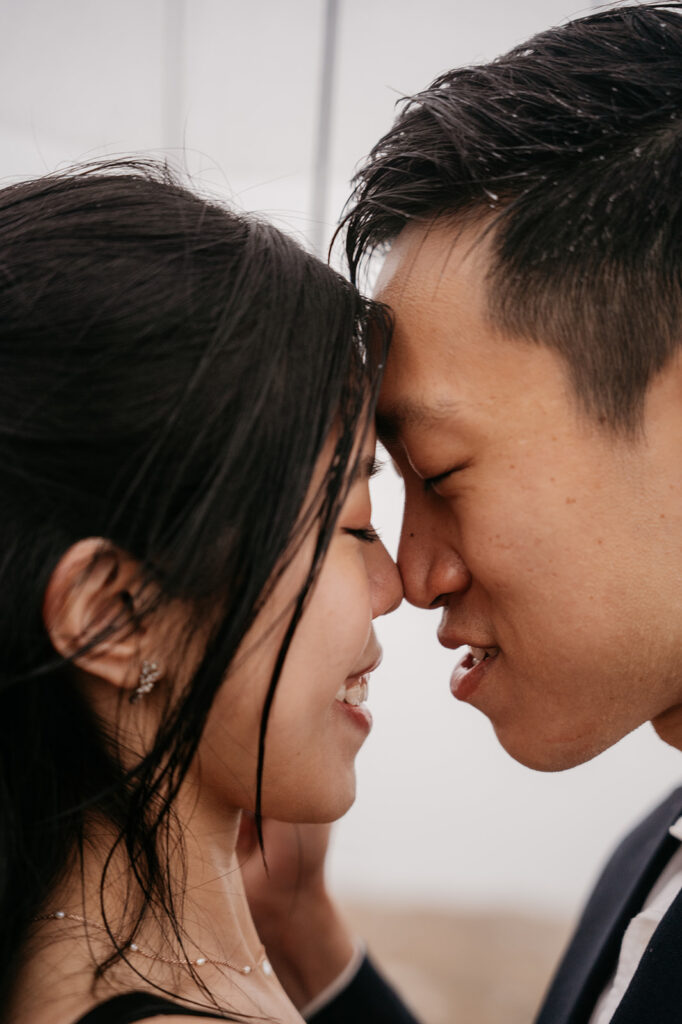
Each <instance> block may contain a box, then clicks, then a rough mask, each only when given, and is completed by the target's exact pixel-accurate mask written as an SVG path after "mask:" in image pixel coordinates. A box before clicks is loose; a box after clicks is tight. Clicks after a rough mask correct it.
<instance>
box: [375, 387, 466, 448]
mask: <svg viewBox="0 0 682 1024" xmlns="http://www.w3.org/2000/svg"><path fill="white" fill-rule="evenodd" d="M461 412H462V403H461V402H458V401H456V400H454V399H452V398H447V397H444V396H434V397H433V398H426V397H421V396H418V395H415V396H414V397H413V396H409V395H405V396H402V397H399V398H391V396H390V395H386V396H385V397H382V398H380V400H379V407H378V409H377V417H376V422H377V434H378V435H379V439H380V441H382V442H383V443H387V444H390V443H391V442H392V441H397V440H398V439H399V438H400V437H401V436H402V434H403V433H404V432H405V431H406V430H408V429H410V428H414V427H418V428H421V429H423V430H430V429H432V428H434V427H438V426H441V425H442V424H443V423H444V422H445V421H450V420H453V419H457V417H458V416H460V414H461Z"/></svg>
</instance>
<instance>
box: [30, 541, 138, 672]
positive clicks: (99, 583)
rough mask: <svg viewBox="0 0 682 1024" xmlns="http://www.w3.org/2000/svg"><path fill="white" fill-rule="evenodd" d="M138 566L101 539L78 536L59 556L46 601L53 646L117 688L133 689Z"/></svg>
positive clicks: (46, 615) (136, 642)
mask: <svg viewBox="0 0 682 1024" xmlns="http://www.w3.org/2000/svg"><path fill="white" fill-rule="evenodd" d="M139 585H140V578H139V564H138V563H137V562H136V561H135V559H133V558H131V557H130V556H129V555H127V554H126V553H125V552H123V551H121V550H120V549H119V548H117V547H115V546H114V545H113V544H111V543H109V542H108V541H105V540H102V539H101V538H99V537H88V538H87V539H85V540H79V541H78V542H77V543H76V544H74V545H73V546H72V547H70V548H69V549H68V551H66V552H65V553H64V554H63V555H62V557H61V558H60V560H59V562H58V564H57V566H56V568H55V570H54V572H53V573H52V575H51V577H50V580H49V583H48V585H47V588H46V590H45V597H44V600H43V621H44V623H45V627H46V629H47V632H48V634H49V636H50V640H51V641H52V645H53V647H54V648H55V650H56V651H57V652H58V653H59V654H61V655H62V656H63V657H65V658H69V659H71V661H72V664H74V665H76V666H77V667H78V668H81V669H83V670H84V671H86V672H89V673H90V674H91V675H94V676H97V677H99V678H100V679H102V680H104V681H105V682H108V683H111V684H113V685H114V686H118V687H124V688H127V689H131V688H133V687H134V686H135V685H136V683H137V678H138V674H139V665H140V662H141V660H142V658H143V653H142V646H143V645H142V640H143V636H144V631H145V630H144V626H143V625H140V622H139V619H138V618H137V617H136V615H135V608H134V596H133V595H134V594H135V593H136V592H137V591H138V590H139Z"/></svg>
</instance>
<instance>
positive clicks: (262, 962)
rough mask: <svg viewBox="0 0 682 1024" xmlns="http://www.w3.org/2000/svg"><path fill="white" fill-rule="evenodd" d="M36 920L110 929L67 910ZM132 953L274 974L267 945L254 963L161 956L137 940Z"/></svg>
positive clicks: (185, 964) (163, 960)
mask: <svg viewBox="0 0 682 1024" xmlns="http://www.w3.org/2000/svg"><path fill="white" fill-rule="evenodd" d="M34 920H35V921H77V922H78V923H79V924H85V925H87V926H88V928H96V929H97V930H98V931H100V932H106V933H107V935H108V934H109V932H108V930H107V929H106V928H105V927H104V925H102V924H96V923H95V922H94V921H88V919H87V918H86V917H81V916H80V914H67V912H66V911H65V910H55V911H54V913H52V914H41V915H40V916H39V917H36V918H34ZM126 949H127V950H129V951H130V952H131V953H136V954H137V955H138V956H143V957H146V959H147V960H158V961H160V962H161V963H164V964H173V965H174V966H177V967H189V966H190V964H191V966H192V967H203V966H204V964H215V965H216V966H218V967H229V968H230V970H231V971H237V972H238V973H239V974H251V973H252V972H253V971H255V970H257V969H258V968H259V967H260V968H262V971H263V974H265V975H266V976H268V977H269V976H270V975H271V974H272V965H271V964H270V961H269V960H268V958H267V956H266V954H265V947H264V946H261V947H260V951H259V956H258V959H257V960H256V962H255V963H253V964H244V966H243V967H242V966H240V965H239V964H233V963H230V961H229V960H218V959H214V958H213V957H209V956H198V957H197V958H196V960H176V959H174V958H173V957H170V956H161V954H160V953H150V952H149V950H147V949H142V948H141V947H140V946H138V944H137V943H136V942H130V943H129V944H128V946H127V947H126Z"/></svg>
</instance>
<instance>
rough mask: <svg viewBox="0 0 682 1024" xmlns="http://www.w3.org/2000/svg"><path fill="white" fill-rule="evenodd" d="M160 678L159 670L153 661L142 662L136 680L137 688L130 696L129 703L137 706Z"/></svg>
mask: <svg viewBox="0 0 682 1024" xmlns="http://www.w3.org/2000/svg"><path fill="white" fill-rule="evenodd" d="M160 678H161V669H160V668H159V666H158V665H157V664H156V662H155V661H143V662H142V667H141V668H140V675H139V678H138V680H137V687H136V688H135V689H134V690H133V692H132V693H131V694H130V703H131V704H137V702H138V700H142V698H143V697H146V696H147V694H148V693H151V692H152V690H153V689H154V684H155V683H156V681H157V679H160Z"/></svg>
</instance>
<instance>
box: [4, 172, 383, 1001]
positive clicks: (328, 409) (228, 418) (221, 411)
mask: <svg viewBox="0 0 682 1024" xmlns="http://www.w3.org/2000/svg"><path fill="white" fill-rule="evenodd" d="M388 337H389V325H388V321H387V317H386V314H385V312H384V311H383V310H382V308H381V307H379V306H375V305H374V304H372V303H371V302H369V301H367V300H365V299H363V298H361V297H360V295H359V294H358V293H357V292H356V290H355V289H354V288H353V286H352V285H350V284H349V283H348V282H347V281H344V280H343V279H342V278H341V277H340V276H339V275H338V274H336V273H335V272H334V271H332V270H331V269H330V268H329V267H327V266H325V265H323V264H322V263H320V262H319V261H317V260H316V259H314V258H313V257H312V256H310V255H309V254H307V253H306V252H305V251H304V250H303V249H302V248H301V247H300V246H299V245H297V244H296V243H295V242H294V241H292V240H291V239H290V238H287V237H285V236H284V235H282V234H281V233H280V232H278V231H277V230H275V229H274V228H273V227H271V226H269V225H267V224H265V223H262V222H260V221H259V220H257V219H254V218H251V217H246V216H242V215H237V214H235V213H233V212H230V211H229V210H227V209H225V208H223V207H222V206H221V205H219V204H218V203H215V202H212V201H208V200H206V199H203V198H200V197H199V196H198V195H197V194H195V193H194V192H193V191H191V190H189V189H188V188H186V187H184V186H183V185H182V184H180V183H179V182H178V181H177V180H176V179H175V177H174V176H173V175H172V174H171V173H170V172H169V171H168V169H167V168H166V167H165V166H161V165H158V164H154V163H146V162H126V161H121V162H116V163H114V164H107V165H99V166H95V167H86V168H81V169H75V170H71V171H68V172H66V173H60V174H57V175H53V176H48V177H45V178H42V179H39V180H36V181H29V182H25V183H21V184H17V185H12V186H10V187H7V188H4V189H2V190H0V920H2V928H1V929H0V1006H4V1005H6V1000H7V998H8V994H9V992H10V990H11V985H12V978H13V976H14V974H15V971H16V967H17V956H18V953H19V951H20V950H21V947H22V943H23V941H24V940H25V937H26V936H27V933H28V931H29V929H30V926H31V922H32V919H33V918H34V917H35V916H36V915H37V914H38V913H39V912H40V911H41V909H42V908H44V907H45V905H46V902H47V901H49V896H50V892H51V891H52V890H53V888H54V886H55V884H56V883H57V882H58V881H59V879H60V877H61V875H62V873H63V872H64V870H65V869H66V867H67V864H68V863H69V862H70V858H71V857H72V856H74V855H75V856H76V857H77V856H78V853H79V851H82V849H83V844H84V843H85V842H86V841H87V835H86V832H87V823H88V821H91V820H92V819H93V817H94V818H100V819H101V818H104V819H106V820H108V821H109V822H111V823H112V824H113V826H114V827H115V829H116V831H117V833H118V840H117V844H118V847H119V848H120V849H123V850H125V851H126V852H127V855H128V858H129V862H130V865H131V874H132V876H133V877H134V885H133V889H132V891H133V894H134V895H135V897H139V904H136V906H138V910H139V917H138V921H139V920H141V917H142V914H143V913H144V912H145V910H146V909H148V908H149V907H150V906H153V908H154V910H155V912H156V913H158V914H161V915H165V916H166V918H167V919H168V920H169V921H170V922H171V925H172V927H173V929H174V930H175V934H176V938H177V939H178V941H180V942H182V932H181V927H180V925H179V914H178V913H177V907H176V903H175V899H176V897H174V896H173V889H172V887H171V885H170V883H169V878H168V871H167V861H165V860H164V855H163V853H162V852H161V851H162V849H163V848H166V849H167V847H168V843H167V840H168V830H169V829H170V828H171V827H172V824H173V814H172V804H173V798H174V795H175V793H176V792H177V790H178V787H179V785H180V783H181V781H182V779H183V777H184V775H185V773H186V771H187V769H188V767H189V764H190V762H191V760H192V758H193V755H194V754H195V751H196V748H197V744H198V741H199V738H200V735H201V732H202V728H203V726H204V723H205V720H206V717H207V714H208V712H209V710H210V708H211V703H212V701H213V698H214V696H215V694H216V692H217V690H218V688H219V687H220V684H221V682H222V680H223V678H224V676H225V673H226V671H227V669H228V667H229V665H230V663H231V661H232V659H233V657H234V655H235V652H236V651H237V648H238V647H239V645H240V642H241V641H242V639H243V637H244V635H245V634H246V632H247V631H248V629H249V626H250V625H251V624H252V623H253V621H254V619H255V617H256V615H257V613H258V610H259V609H260V607H261V606H262V604H263V602H264V600H265V599H266V598H267V595H268V593H269V592H270V589H271V587H272V585H273V583H274V581H275V580H276V579H277V578H278V575H279V574H280V573H281V571H282V569H283V568H284V567H285V565H286V564H287V560H288V559H289V558H290V557H291V553H292V551H293V550H294V549H295V547H296V545H297V544H298V543H299V542H300V539H301V536H302V535H303V534H304V533H306V532H307V531H309V530H311V529H314V530H315V531H316V533H315V536H316V537H317V541H316V549H315V553H314V557H313V559H312V564H311V566H310V571H309V574H308V578H307V580H306V582H305V585H304V586H303V588H302V590H301V592H300V593H299V594H298V597H297V599H296V601H295V603H294V605H293V606H292V607H291V608H290V610H289V612H288V613H287V614H288V616H289V620H288V623H287V632H286V636H285V639H284V642H283V644H282V647H281V650H280V654H279V659H278V663H277V665H276V666H275V670H274V672H273V675H272V680H271V684H270V690H269V693H268V696H267V699H266V702H265V707H264V709H263V718H262V723H261V749H260V757H259V775H258V804H257V814H258V815H259V813H260V787H261V778H262V770H263V757H264V750H265V735H266V729H267V720H268V712H269V708H270V703H271V700H272V696H273V694H274V689H275V686H276V684H277V680H278V677H279V672H280V670H281V664H282V661H283V659H284V656H285V655H286V651H287V647H288V644H289V642H290V640H291V636H292V635H293V631H294V630H295V628H296V624H297V622H298V619H299V617H300V614H301V611H302V608H303V606H304V602H305V600H306V596H307V594H308V593H309V590H310V587H311V584H312V582H313V581H314V578H315V574H316V572H317V570H318V568H319V566H320V563H321V560H322V558H323V556H324V553H325V549H326V546H327V544H328V542H329V539H330V535H331V531H332V529H333V526H334V523H335V518H336V515H337V513H338V510H339V507H340V504H341V502H342V500H343V497H344V494H345V490H346V488H347V486H348V481H349V478H350V476H351V474H352V472H353V462H354V457H353V452H354V450H355V448H354V445H355V444H356V442H357V439H358V436H359V434H361V433H362V431H363V429H365V428H366V425H367V424H368V423H369V422H370V420H371V416H372V410H373V403H374V399H375V396H376V390H377V387H378V382H379V378H380V375H381V369H382V367H383V364H384V361H385V355H386V348H387V345H388ZM330 439H331V443H332V445H333V448H334V451H333V457H331V458H330V461H329V465H328V468H327V471H326V473H325V476H324V480H323V482H322V485H321V487H320V489H319V492H318V493H317V496H316V498H315V500H314V501H313V502H312V504H310V505H309V507H307V508H304V505H305V502H306V494H307V492H308V489H309V486H310V482H311V478H312V475H313V469H314V467H315V466H316V464H318V460H319V458H320V456H321V453H322V451H323V448H324V446H325V443H326V442H328V441H329V440H330ZM326 450H327V449H326V448H325V451H326ZM85 537H102V538H105V539H106V540H107V542H110V544H111V545H112V550H117V549H118V550H122V551H124V552H126V553H128V554H130V555H131V556H132V557H133V558H134V559H136V560H137V561H138V562H139V564H140V566H141V574H140V580H139V593H138V594H137V597H136V600H135V606H134V607H133V602H132V601H130V602H129V604H130V608H129V613H128V616H127V621H123V620H121V619H120V618H119V620H118V621H115V622H112V623H110V624H109V629H119V628H134V626H135V625H136V624H137V623H138V622H139V618H140V616H142V617H143V616H144V615H145V614H147V615H149V614H152V613H153V611H154V610H155V609H156V608H157V607H158V606H159V605H165V603H167V602H169V601H172V600H173V599H181V600H182V601H183V602H185V603H186V605H187V606H188V607H189V608H191V609H193V622H194V623H196V624H198V625H202V623H203V624H204V625H205V623H206V621H215V620H216V618H217V621H215V625H214V627H213V629H212V630H211V632H210V636H209V639H208V641H207V644H206V649H205V651H204V653H203V657H202V660H201V664H200V665H199V667H198V669H197V671H196V672H195V674H194V676H193V678H192V680H191V683H190V684H189V685H188V686H187V687H186V688H185V689H184V690H183V692H182V694H181V695H180V697H179V699H178V700H177V701H175V703H173V702H169V705H168V707H167V708H166V714H165V716H164V719H163V721H162V724H161V727H160V728H159V731H158V734H157V736H156V740H155V742H154V745H153V749H151V750H150V751H149V752H148V753H146V756H144V758H143V760H142V761H141V762H140V763H139V764H137V765H135V767H134V768H133V769H132V770H124V768H123V767H122V766H121V764H120V763H119V760H118V759H117V758H116V757H115V756H112V745H111V742H110V741H111V737H107V736H105V735H103V728H102V725H101V723H99V722H97V721H96V720H95V718H94V716H93V714H92V713H91V711H90V709H89V707H88V705H87V704H86V702H85V700H84V699H83V697H82V696H81V693H80V691H79V690H78V689H77V687H76V686H75V685H74V680H73V672H72V670H71V666H70V665H69V663H68V662H67V661H66V660H65V659H63V658H60V657H58V656H57V655H56V654H55V651H54V649H53V648H52V646H51V644H50V641H49V638H48V635H47V631H46V628H45V625H44V623H43V615H42V603H43V598H44V594H45V590H46V585H47V583H48V580H49V578H50V576H51V574H52V572H53V570H54V568H55V566H56V564H57V562H58V561H59V559H60V558H61V556H62V555H63V554H64V552H65V551H67V550H68V548H69V547H70V546H71V545H73V544H74V542H76V541H78V540H79V539H81V538H85ZM102 557H107V556H106V554H104V555H103V556H102ZM152 594H153V595H155V596H154V597H153V598H152V597H149V598H148V599H146V598H145V595H152ZM122 596H126V595H122ZM140 602H141V603H140ZM189 625H190V627H191V624H189ZM102 635H104V634H102ZM176 881H177V880H176ZM102 884H104V879H103V881H102ZM48 909H53V908H49V907H48ZM112 939H113V936H112ZM114 945H115V946H117V947H118V948H117V949H114V951H113V953H112V958H111V960H110V961H107V962H106V963H105V964H104V965H101V966H100V970H103V969H105V968H106V966H107V964H108V963H109V962H113V961H114V960H115V959H116V957H117V956H120V955H122V948H123V946H124V945H125V943H123V942H121V943H118V942H115V943H114Z"/></svg>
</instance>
